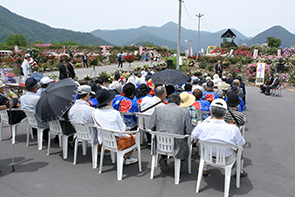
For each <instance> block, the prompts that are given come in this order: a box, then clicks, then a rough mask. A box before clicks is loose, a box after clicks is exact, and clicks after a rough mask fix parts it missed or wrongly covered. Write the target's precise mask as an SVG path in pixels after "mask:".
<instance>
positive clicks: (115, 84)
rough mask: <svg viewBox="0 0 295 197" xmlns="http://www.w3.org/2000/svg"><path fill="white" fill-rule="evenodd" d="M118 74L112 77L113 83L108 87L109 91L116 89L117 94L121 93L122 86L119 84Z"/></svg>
mask: <svg viewBox="0 0 295 197" xmlns="http://www.w3.org/2000/svg"><path fill="white" fill-rule="evenodd" d="M119 79H120V73H118V72H116V73H115V76H114V81H113V82H112V83H111V84H110V85H109V89H110V90H113V89H116V90H117V91H118V93H119V94H121V93H122V84H121V83H120V82H119Z"/></svg>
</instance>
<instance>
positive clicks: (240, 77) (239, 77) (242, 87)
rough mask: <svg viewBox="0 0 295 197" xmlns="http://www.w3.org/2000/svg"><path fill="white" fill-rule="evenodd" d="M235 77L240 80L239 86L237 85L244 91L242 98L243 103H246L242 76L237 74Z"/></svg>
mask: <svg viewBox="0 0 295 197" xmlns="http://www.w3.org/2000/svg"><path fill="white" fill-rule="evenodd" d="M237 79H238V80H239V82H240V86H239V87H240V88H241V89H242V90H243V93H244V97H242V99H243V101H244V104H246V88H245V83H244V82H242V76H241V75H239V76H237Z"/></svg>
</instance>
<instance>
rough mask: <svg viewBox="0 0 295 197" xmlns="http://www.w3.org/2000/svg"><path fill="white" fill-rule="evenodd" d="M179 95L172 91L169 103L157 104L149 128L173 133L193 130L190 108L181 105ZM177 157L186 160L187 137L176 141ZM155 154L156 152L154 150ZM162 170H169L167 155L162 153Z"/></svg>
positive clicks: (160, 162)
mask: <svg viewBox="0 0 295 197" xmlns="http://www.w3.org/2000/svg"><path fill="white" fill-rule="evenodd" d="M180 102H181V100H180V97H179V95H177V94H175V93H172V94H170V95H169V97H168V105H162V106H157V107H156V108H155V111H154V113H153V115H152V117H151V120H150V124H149V128H150V129H151V130H152V131H158V132H165V133H172V134H178V135H186V134H190V133H191V131H192V122H191V117H190V113H189V110H188V109H185V108H181V107H179V105H180ZM174 153H175V157H176V158H178V159H181V160H185V159H187V157H188V154H189V147H188V144H187V139H179V140H175V143H174ZM153 154H156V153H155V152H153ZM159 164H160V166H161V170H162V171H163V172H168V171H169V167H168V165H167V156H166V155H161V159H160V161H159Z"/></svg>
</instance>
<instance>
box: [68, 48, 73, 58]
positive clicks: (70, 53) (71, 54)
mask: <svg viewBox="0 0 295 197" xmlns="http://www.w3.org/2000/svg"><path fill="white" fill-rule="evenodd" d="M69 56H70V57H71V58H73V53H72V51H71V50H69Z"/></svg>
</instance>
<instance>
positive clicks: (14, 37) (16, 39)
mask: <svg viewBox="0 0 295 197" xmlns="http://www.w3.org/2000/svg"><path fill="white" fill-rule="evenodd" d="M5 44H6V45H8V46H14V45H18V46H23V47H26V46H27V45H28V40H27V38H26V37H25V36H24V35H23V34H10V35H9V36H7V38H6V40H5Z"/></svg>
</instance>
